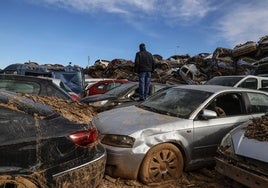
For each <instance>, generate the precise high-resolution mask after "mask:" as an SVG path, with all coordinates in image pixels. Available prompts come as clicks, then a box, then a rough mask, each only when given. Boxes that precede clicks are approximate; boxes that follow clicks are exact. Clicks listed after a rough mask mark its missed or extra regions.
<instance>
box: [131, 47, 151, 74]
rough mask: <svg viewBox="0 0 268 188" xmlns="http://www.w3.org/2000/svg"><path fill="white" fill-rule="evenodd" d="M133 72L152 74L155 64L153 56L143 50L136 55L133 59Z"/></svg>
mask: <svg viewBox="0 0 268 188" xmlns="http://www.w3.org/2000/svg"><path fill="white" fill-rule="evenodd" d="M134 69H135V72H136V73H140V72H153V71H154V69H155V62H154V58H153V55H152V54H151V53H150V52H148V51H146V50H145V49H142V50H140V51H139V52H137V53H136V57H135V67H134Z"/></svg>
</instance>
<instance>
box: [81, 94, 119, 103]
mask: <svg viewBox="0 0 268 188" xmlns="http://www.w3.org/2000/svg"><path fill="white" fill-rule="evenodd" d="M111 99H116V97H115V96H113V95H108V94H99V95H92V96H88V97H85V98H83V99H81V102H83V103H90V102H96V101H103V100H111Z"/></svg>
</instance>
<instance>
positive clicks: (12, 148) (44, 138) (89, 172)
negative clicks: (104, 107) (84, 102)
mask: <svg viewBox="0 0 268 188" xmlns="http://www.w3.org/2000/svg"><path fill="white" fill-rule="evenodd" d="M69 103H70V102H69V101H68V104H69ZM0 156H1V157H0V187H20V188H37V187H38V188H40V187H41V188H44V187H45V188H48V187H49V188H51V187H57V188H58V187H62V188H63V187H64V188H65V187H79V188H80V187H96V186H98V185H99V183H100V181H101V179H102V177H103V175H104V169H105V162H106V151H105V149H104V147H103V146H102V145H101V144H100V143H99V141H98V131H97V129H96V127H94V126H92V125H91V124H90V123H89V122H88V123H79V122H78V123H77V122H75V121H71V120H69V119H67V118H65V117H64V116H62V115H60V113H58V112H56V111H55V110H53V108H52V107H51V106H48V105H45V104H42V103H39V102H35V100H32V99H30V98H29V97H22V96H18V95H16V94H15V93H11V92H6V91H0Z"/></svg>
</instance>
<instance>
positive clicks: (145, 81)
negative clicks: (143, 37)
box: [134, 43, 155, 101]
mask: <svg viewBox="0 0 268 188" xmlns="http://www.w3.org/2000/svg"><path fill="white" fill-rule="evenodd" d="M139 48H140V51H139V52H137V53H136V57H135V67H134V69H135V72H136V73H138V74H139V97H140V101H144V100H145V99H146V98H147V97H148V95H149V89H150V83H151V76H152V72H153V71H154V68H155V62H154V58H153V55H152V54H151V53H150V52H148V51H146V47H145V44H144V43H142V44H140V46H139Z"/></svg>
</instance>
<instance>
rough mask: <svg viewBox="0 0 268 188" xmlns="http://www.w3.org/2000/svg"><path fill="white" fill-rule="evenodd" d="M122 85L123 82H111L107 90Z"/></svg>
mask: <svg viewBox="0 0 268 188" xmlns="http://www.w3.org/2000/svg"><path fill="white" fill-rule="evenodd" d="M120 85H121V83H118V82H113V83H110V84H108V86H107V90H110V89H113V88H115V87H118V86H120Z"/></svg>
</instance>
